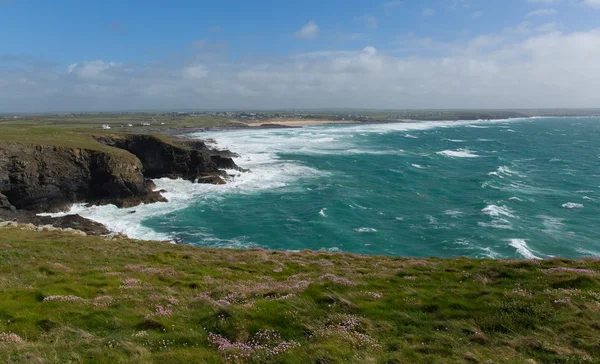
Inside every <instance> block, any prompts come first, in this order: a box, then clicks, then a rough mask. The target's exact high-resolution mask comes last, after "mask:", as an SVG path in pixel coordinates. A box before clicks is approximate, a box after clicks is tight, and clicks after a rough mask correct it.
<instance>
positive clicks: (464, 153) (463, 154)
mask: <svg viewBox="0 0 600 364" xmlns="http://www.w3.org/2000/svg"><path fill="white" fill-rule="evenodd" d="M437 154H440V155H444V156H446V157H450V158H477V157H479V156H478V155H477V154H474V153H472V152H471V151H470V150H468V149H457V150H443V151H441V152H437Z"/></svg>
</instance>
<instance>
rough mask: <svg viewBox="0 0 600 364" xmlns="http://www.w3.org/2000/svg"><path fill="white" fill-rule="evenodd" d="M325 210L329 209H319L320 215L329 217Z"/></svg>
mask: <svg viewBox="0 0 600 364" xmlns="http://www.w3.org/2000/svg"><path fill="white" fill-rule="evenodd" d="M325 211H327V209H326V208H323V209H321V211H319V215H321V216H323V217H327V214H326V213H325Z"/></svg>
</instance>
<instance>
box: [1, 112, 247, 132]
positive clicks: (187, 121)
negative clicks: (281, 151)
mask: <svg viewBox="0 0 600 364" xmlns="http://www.w3.org/2000/svg"><path fill="white" fill-rule="evenodd" d="M144 123H147V124H150V125H143V124H144ZM129 124H132V125H133V126H129ZM103 125H109V126H110V127H111V129H112V130H113V131H123V132H135V131H139V130H140V129H143V130H149V129H150V130H161V129H168V128H214V127H231V126H239V125H240V124H239V123H237V122H235V121H232V120H230V119H228V118H224V117H216V116H169V115H155V116H152V115H149V114H143V113H139V114H99V115H94V114H86V115H78V116H73V117H71V116H57V115H51V116H35V117H32V116H22V117H20V118H19V119H10V118H7V119H5V120H4V121H1V120H0V128H1V127H2V126H47V127H53V128H64V129H70V130H90V129H102V126H103Z"/></svg>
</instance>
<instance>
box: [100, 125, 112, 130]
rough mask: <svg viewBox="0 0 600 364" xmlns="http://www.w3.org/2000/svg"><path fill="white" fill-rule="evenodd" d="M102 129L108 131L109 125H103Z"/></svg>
mask: <svg viewBox="0 0 600 364" xmlns="http://www.w3.org/2000/svg"><path fill="white" fill-rule="evenodd" d="M102 129H104V130H108V129H110V125H108V124H104V125H102Z"/></svg>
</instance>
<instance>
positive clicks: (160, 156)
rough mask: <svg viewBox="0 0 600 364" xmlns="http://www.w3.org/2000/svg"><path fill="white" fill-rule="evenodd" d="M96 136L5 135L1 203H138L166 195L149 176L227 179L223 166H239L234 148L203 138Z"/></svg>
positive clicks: (57, 207) (33, 207) (53, 206)
mask: <svg viewBox="0 0 600 364" xmlns="http://www.w3.org/2000/svg"><path fill="white" fill-rule="evenodd" d="M91 138H93V139H91V140H93V141H94V143H95V144H97V146H98V147H96V146H94V145H93V144H92V146H91V147H90V148H71V147H67V146H53V145H40V144H35V143H24V142H16V141H0V205H1V206H0V208H2V209H3V210H4V211H5V212H6V211H9V210H11V209H13V210H14V208H16V209H18V210H29V211H35V212H40V211H61V210H63V211H64V210H66V209H68V208H69V207H70V206H71V205H72V204H73V203H76V202H90V203H93V204H106V203H114V204H116V205H118V206H133V205H137V204H139V203H141V202H156V201H165V199H164V198H163V197H162V196H160V194H159V193H158V192H153V188H154V184H153V183H152V181H150V180H149V178H159V177H170V178H184V179H187V180H191V181H199V182H207V183H225V182H224V180H223V179H222V178H221V177H222V176H224V175H225V172H223V171H220V170H219V169H220V168H227V169H229V168H237V166H236V165H235V163H234V162H233V160H232V159H231V158H230V156H229V153H227V152H218V151H214V150H210V149H209V148H207V147H206V145H204V143H202V142H187V141H183V140H182V141H178V140H175V139H169V140H166V139H165V140H163V138H162V137H156V136H150V135H101V136H91ZM95 141H97V142H99V143H96V142H95ZM2 195H3V196H2ZM11 206H14V207H11Z"/></svg>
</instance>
